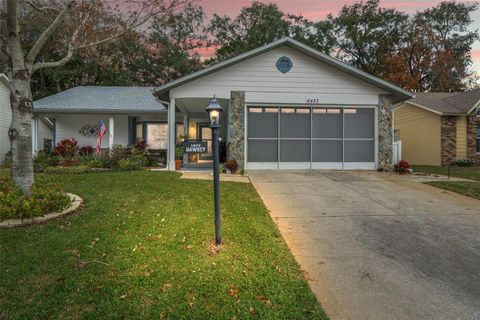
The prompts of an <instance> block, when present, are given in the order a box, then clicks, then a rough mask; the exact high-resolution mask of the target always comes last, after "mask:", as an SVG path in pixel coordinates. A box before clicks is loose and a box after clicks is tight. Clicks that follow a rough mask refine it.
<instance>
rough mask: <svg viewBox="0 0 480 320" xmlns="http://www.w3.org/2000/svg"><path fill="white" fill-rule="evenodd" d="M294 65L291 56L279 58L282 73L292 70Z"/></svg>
mask: <svg viewBox="0 0 480 320" xmlns="http://www.w3.org/2000/svg"><path fill="white" fill-rule="evenodd" d="M292 66H293V62H292V60H290V58H289V57H285V56H283V57H281V58H279V59H278V60H277V69H278V71H280V72H281V73H287V72H288V71H290V69H292Z"/></svg>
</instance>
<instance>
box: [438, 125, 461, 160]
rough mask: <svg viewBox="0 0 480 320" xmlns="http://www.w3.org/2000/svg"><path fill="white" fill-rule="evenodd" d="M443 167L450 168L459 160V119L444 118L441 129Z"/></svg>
mask: <svg viewBox="0 0 480 320" xmlns="http://www.w3.org/2000/svg"><path fill="white" fill-rule="evenodd" d="M440 135H441V140H440V150H441V163H442V166H448V165H450V164H451V163H452V162H454V161H455V160H456V158H457V117H456V116H442V117H441V129H440Z"/></svg>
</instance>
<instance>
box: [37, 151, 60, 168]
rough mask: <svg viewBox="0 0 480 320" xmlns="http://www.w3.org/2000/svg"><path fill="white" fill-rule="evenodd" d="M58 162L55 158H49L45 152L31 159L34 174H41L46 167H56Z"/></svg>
mask: <svg viewBox="0 0 480 320" xmlns="http://www.w3.org/2000/svg"><path fill="white" fill-rule="evenodd" d="M58 163H59V160H58V158H57V157H56V156H51V155H49V154H48V153H47V152H45V151H40V152H38V153H37V155H36V156H35V158H34V159H33V169H34V171H35V172H43V171H44V170H45V168H47V167H55V166H58Z"/></svg>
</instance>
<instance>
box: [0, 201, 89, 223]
mask: <svg viewBox="0 0 480 320" xmlns="http://www.w3.org/2000/svg"><path fill="white" fill-rule="evenodd" d="M67 195H68V196H69V197H70V199H72V203H71V204H70V206H69V207H68V208H67V209H65V210H63V211H62V212H53V213H48V214H45V215H43V216H40V217H35V218H27V219H5V220H2V221H0V228H15V227H23V226H28V225H32V224H41V223H45V222H47V221H50V220H53V219H57V218H60V217H64V216H67V215H70V214H72V213H74V212H75V211H77V210H78V208H79V207H80V206H81V205H82V203H83V199H82V198H80V197H79V196H77V195H76V194H73V193H67Z"/></svg>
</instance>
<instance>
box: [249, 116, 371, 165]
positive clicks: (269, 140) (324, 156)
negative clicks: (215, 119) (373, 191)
mask: <svg viewBox="0 0 480 320" xmlns="http://www.w3.org/2000/svg"><path fill="white" fill-rule="evenodd" d="M247 168H248V169H372V170H373V169H375V109H374V108H373V107H369V108H363V107H362V108H346V107H345V108H340V107H332V108H320V107H295V108H294V107H249V108H248V112H247Z"/></svg>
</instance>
